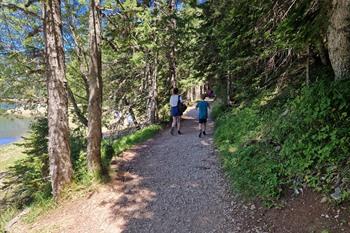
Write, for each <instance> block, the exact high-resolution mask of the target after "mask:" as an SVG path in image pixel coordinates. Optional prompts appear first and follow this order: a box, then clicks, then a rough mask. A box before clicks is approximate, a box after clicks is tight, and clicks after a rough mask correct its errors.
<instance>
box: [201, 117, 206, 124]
mask: <svg viewBox="0 0 350 233" xmlns="http://www.w3.org/2000/svg"><path fill="white" fill-rule="evenodd" d="M204 123H207V119H206V118H204V119H199V124H204Z"/></svg>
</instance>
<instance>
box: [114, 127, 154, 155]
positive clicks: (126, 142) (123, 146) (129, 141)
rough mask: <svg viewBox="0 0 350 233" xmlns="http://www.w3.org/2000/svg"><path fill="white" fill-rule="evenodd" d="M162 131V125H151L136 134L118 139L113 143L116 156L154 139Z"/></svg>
mask: <svg viewBox="0 0 350 233" xmlns="http://www.w3.org/2000/svg"><path fill="white" fill-rule="evenodd" d="M160 129H161V126H160V125H150V126H148V127H145V128H143V129H141V130H138V131H136V132H135V133H133V134H131V135H128V136H125V137H122V138H120V139H117V140H115V141H114V142H113V149H114V152H115V154H117V155H118V154H120V153H121V152H123V151H124V150H127V149H129V148H130V147H131V146H133V145H135V144H137V143H140V142H143V141H145V140H147V139H149V138H151V137H153V136H154V135H155V134H156V133H157V132H158V131H159V130H160Z"/></svg>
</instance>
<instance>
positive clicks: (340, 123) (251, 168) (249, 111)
mask: <svg viewBox="0 0 350 233" xmlns="http://www.w3.org/2000/svg"><path fill="white" fill-rule="evenodd" d="M349 86H350V85H349V81H342V82H335V83H329V82H324V81H321V82H317V83H315V84H313V85H312V86H310V87H304V88H302V90H300V91H297V92H296V97H295V98H289V99H288V98H285V99H283V101H282V103H281V104H279V105H274V106H270V107H269V108H266V106H265V105H266V104H269V102H273V101H276V100H275V99H271V98H266V97H267V96H268V95H267V94H266V93H265V94H262V95H260V96H259V98H257V99H256V100H255V101H254V102H253V103H252V104H251V105H249V106H246V107H243V108H241V109H233V110H232V111H230V112H228V113H226V114H225V115H223V116H222V117H220V118H218V120H217V128H216V132H215V142H216V144H217V145H218V147H219V150H220V152H221V154H222V159H223V163H224V167H225V169H226V171H227V172H228V174H229V175H230V176H231V178H232V182H233V185H234V187H236V188H237V189H238V190H239V191H240V192H241V193H243V194H244V195H245V196H247V197H258V198H261V199H263V200H265V201H267V202H268V203H271V201H274V200H276V198H278V197H279V196H280V194H281V193H282V191H283V189H284V188H287V189H294V190H297V189H299V188H302V187H304V186H305V185H307V186H308V187H311V188H313V189H315V190H317V191H321V192H324V193H328V194H330V193H332V192H334V189H335V188H336V187H338V188H340V189H341V197H342V199H343V200H345V199H347V198H348V197H349V195H348V194H349V191H350V186H349V185H350V182H349V181H350V179H349V178H350V177H349V175H350V173H349V170H350V162H349V156H348V155H349V143H350V135H349V131H348V130H347V129H349V127H350V117H349V115H348V113H349V112H350V105H349V104H348V101H347V100H348V99H349V98H350V88H349ZM275 98H279V97H278V96H276V97H275ZM266 99H268V101H266ZM227 129H232V130H227Z"/></svg>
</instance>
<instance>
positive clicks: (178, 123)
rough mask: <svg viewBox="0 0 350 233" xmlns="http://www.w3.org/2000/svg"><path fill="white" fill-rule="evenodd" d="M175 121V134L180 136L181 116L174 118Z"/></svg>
mask: <svg viewBox="0 0 350 233" xmlns="http://www.w3.org/2000/svg"><path fill="white" fill-rule="evenodd" d="M176 120H177V132H178V133H179V134H181V131H180V128H181V116H178V117H176Z"/></svg>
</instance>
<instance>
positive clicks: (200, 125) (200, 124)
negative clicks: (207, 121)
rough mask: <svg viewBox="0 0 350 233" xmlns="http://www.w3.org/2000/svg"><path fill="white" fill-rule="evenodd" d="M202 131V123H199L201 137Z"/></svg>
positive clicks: (200, 135)
mask: <svg viewBox="0 0 350 233" xmlns="http://www.w3.org/2000/svg"><path fill="white" fill-rule="evenodd" d="M202 132H203V124H202V123H199V135H198V136H199V137H202Z"/></svg>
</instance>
